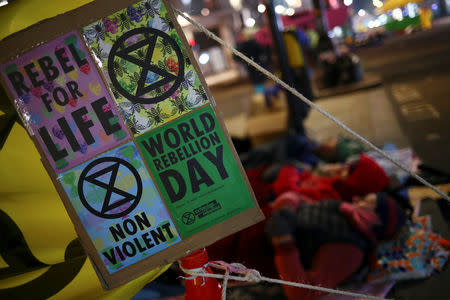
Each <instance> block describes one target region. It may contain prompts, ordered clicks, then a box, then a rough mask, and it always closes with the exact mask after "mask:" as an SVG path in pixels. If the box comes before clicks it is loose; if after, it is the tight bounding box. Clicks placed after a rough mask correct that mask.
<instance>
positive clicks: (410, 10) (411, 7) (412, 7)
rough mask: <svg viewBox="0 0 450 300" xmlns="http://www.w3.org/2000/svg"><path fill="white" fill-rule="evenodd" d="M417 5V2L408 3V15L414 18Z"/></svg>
mask: <svg viewBox="0 0 450 300" xmlns="http://www.w3.org/2000/svg"><path fill="white" fill-rule="evenodd" d="M416 6H417V4H414V3H408V4H407V5H406V10H407V11H408V17H410V18H414V17H415V16H416Z"/></svg>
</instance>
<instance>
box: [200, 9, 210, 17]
mask: <svg viewBox="0 0 450 300" xmlns="http://www.w3.org/2000/svg"><path fill="white" fill-rule="evenodd" d="M200 13H201V14H202V16H204V17H206V16H209V9H208V8H206V7H205V8H203V9H202V10H201V12H200Z"/></svg>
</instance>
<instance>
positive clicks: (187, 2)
mask: <svg viewBox="0 0 450 300" xmlns="http://www.w3.org/2000/svg"><path fill="white" fill-rule="evenodd" d="M191 2H192V0H181V3H183V5H184V6H188V5H191Z"/></svg>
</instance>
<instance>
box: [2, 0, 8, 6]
mask: <svg viewBox="0 0 450 300" xmlns="http://www.w3.org/2000/svg"><path fill="white" fill-rule="evenodd" d="M6 4H8V1H7V0H2V1H0V7H1V6H5V5H6Z"/></svg>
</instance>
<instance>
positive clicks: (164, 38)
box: [83, 0, 208, 135]
mask: <svg viewBox="0 0 450 300" xmlns="http://www.w3.org/2000/svg"><path fill="white" fill-rule="evenodd" d="M83 34H84V36H85V38H86V40H87V43H88V45H89V46H90V47H91V49H92V50H93V52H94V53H95V55H96V57H97V58H98V60H99V61H100V62H101V63H100V67H101V68H102V70H103V71H104V73H105V76H106V78H107V79H108V81H109V85H110V88H111V90H112V91H113V93H114V96H115V98H116V101H117V103H118V106H119V108H120V110H121V111H122V114H123V116H124V117H125V120H126V123H127V125H128V126H129V128H130V129H131V130H132V131H133V132H134V133H135V134H136V135H139V134H142V133H144V132H146V131H148V130H150V129H153V128H156V127H158V126H161V125H162V124H164V123H166V122H168V121H170V120H173V119H175V118H177V117H179V116H181V115H184V114H186V113H187V112H189V111H191V110H193V109H195V108H197V107H199V106H201V105H202V104H204V103H205V102H207V101H208V98H207V96H206V93H205V91H204V89H203V87H202V84H201V82H200V80H199V78H198V76H197V74H196V72H195V70H194V67H193V66H192V64H191V62H190V60H189V57H188V56H187V54H186V52H185V49H184V46H183V43H182V42H181V40H180V37H179V36H178V33H177V31H176V30H175V28H174V26H173V23H172V21H171V20H170V17H169V15H168V12H167V10H166V8H165V7H164V4H162V3H161V2H160V1H157V0H146V1H141V2H139V3H137V4H134V5H132V6H129V7H128V8H126V9H123V10H121V11H118V12H116V13H115V14H113V15H111V16H109V17H105V18H102V19H101V20H99V21H97V22H95V23H93V24H91V25H89V26H87V27H85V28H84V30H83Z"/></svg>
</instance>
